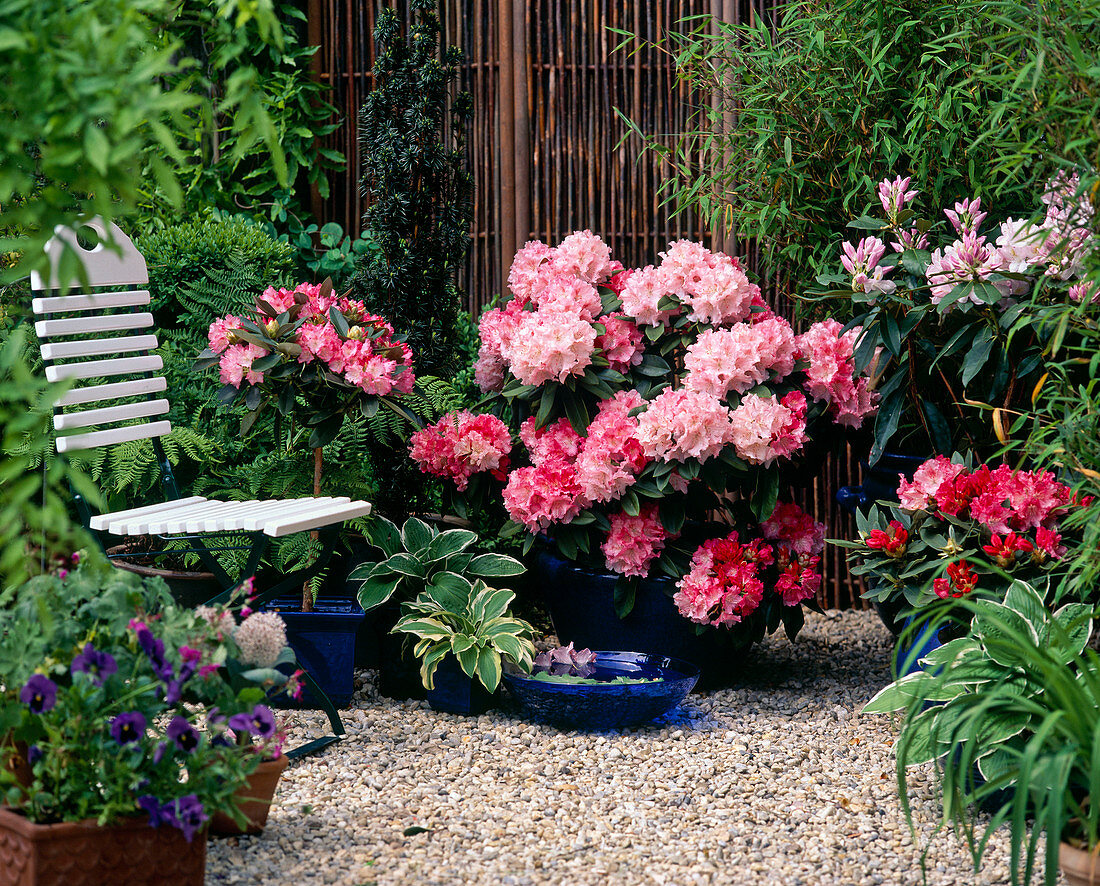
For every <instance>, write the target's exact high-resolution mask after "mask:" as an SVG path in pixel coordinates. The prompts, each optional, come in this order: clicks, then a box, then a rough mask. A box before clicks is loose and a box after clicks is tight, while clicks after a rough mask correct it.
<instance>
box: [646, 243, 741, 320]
mask: <svg viewBox="0 0 1100 886" xmlns="http://www.w3.org/2000/svg"><path fill="white" fill-rule="evenodd" d="M661 273H662V274H663V275H664V277H665V281H666V285H667V286H668V288H669V290H670V294H672V295H675V296H676V297H677V298H679V299H680V300H681V301H682V302H684V304H685V305H686V306H687V307H688V308H690V311H689V313H688V319H689V320H695V321H696V322H699V323H710V324H713V325H720V324H725V323H736V322H738V321H739V320H744V319H745V318H747V317H748V316H749V312H750V310H751V309H752V303H753V299H754V298H756V297H757V296H759V294H760V287H759V286H757V285H756V284H754V283H750V282H749V278H748V277H747V276H746V274H745V272H744V271H743V270H742V269H741V265H740V264H739V263H738V261H737V259H735V258H730V257H729V256H728V255H726V254H725V253H722V252H711V251H710V250H709V249H707V248H705V247H704V246H703V245H702V244H701V243H695V242H693V241H691V240H677V241H675V242H674V243H671V244H669V247H668V251H667V252H666V253H664V259H663V261H662V262H661Z"/></svg>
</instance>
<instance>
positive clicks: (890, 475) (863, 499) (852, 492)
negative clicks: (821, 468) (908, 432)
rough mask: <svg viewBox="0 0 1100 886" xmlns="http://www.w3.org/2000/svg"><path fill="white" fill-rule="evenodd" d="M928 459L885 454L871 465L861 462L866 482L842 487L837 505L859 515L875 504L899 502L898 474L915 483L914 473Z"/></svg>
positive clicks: (921, 456) (838, 493)
mask: <svg viewBox="0 0 1100 886" xmlns="http://www.w3.org/2000/svg"><path fill="white" fill-rule="evenodd" d="M927 460H928V459H927V458H926V457H925V456H923V455H898V454H896V453H891V452H886V453H883V455H882V457H881V458H880V459H879V460H878V461H877V462H875V464H874V465H873V466H872V465H869V464H868V463H867V462H860V467H861V468H862V472H863V482H862V483H860V484H859V485H858V486H841V487H840V489H838V490H837V492H836V501H837V504H838V505H840V506H841V507H842V508H843V509H844V510H845V511H847V512H848V513H849V514H854V513H855V512H856V511H863V512H866V511H867V510H869V509H870V507H871V505H873V504H874V503H875V502H876V501H897V500H898V474H904V475H905V476H906V477H907V478H908V479H910V480H912V479H913V472H914V471H915V470H916V469H917V468H919V467H920V466H921V465H922V464H924V463H925V462H926V461H927Z"/></svg>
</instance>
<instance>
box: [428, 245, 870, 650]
mask: <svg viewBox="0 0 1100 886" xmlns="http://www.w3.org/2000/svg"><path fill="white" fill-rule="evenodd" d="M509 286H510V288H511V291H512V294H513V296H512V298H511V300H510V301H508V302H507V304H506V305H505V306H504V307H502V308H498V309H494V310H491V311H488V312H486V313H485V314H483V315H482V317H481V320H480V324H479V328H480V337H481V346H480V352H479V356H478V361H477V366H476V377H477V381H478V384H479V385H480V386H481V388H482V390H483V391H485V392H486V393H487V394H488V397H487V405H488V407H489V409H488V411H487V412H484V413H483V414H481V415H474V414H473V413H471V412H469V411H459V412H455V413H452V414H449V415H446V416H444V417H443V418H442V419H441V420H440V421H439V422H438V423H436V424H435V425H433V426H430V427H428V428H424V429H422V430H420V431H418V432H417V433H415V434H414V435H413V437H412V443H411V454H412V457H413V458H414V459H415V460H416V461H417V462H418V463H419V464H420V466H421V468H422V470H424V471H426V472H428V473H431V474H435V475H437V476H441V477H445V478H448V479H450V480H452V481H454V483H455V486H456V488H457V490H458V491H459V492H461V493H463V495H464V496H466V497H469V498H476V497H477V496H478V495H481V496H483V497H484V496H485V495H489V496H491V497H492V498H496V497H498V496H499V499H498V500H500V501H503V504H504V506H505V508H506V509H507V512H508V515H509V518H510V522H509V524H508V525H507V527H506V529H505V532H506V533H520V532H527V534H528V536H527V540H526V548H525V550H529V549H530V547H531V545H532V544H533V542H534V540H535V538H536V537H537V536H540V535H544V536H546V537H547V538H548V539H549V541H550V542H551V544H552V545H553V548H554V551H555V552H556V555H558V556H559V557H560V558H561V559H562V560H564V561H566V562H564V563H563V564H562V566H560V567H559V566H557V565H555V564H554V563H553V561H552V559H551V558H550V556H549V555H546V556H542V557H540V572H541V573H542V575H541V576H540V578H541V579H542V583H543V587H544V596H545V598H546V601H547V604H548V606H549V608H550V614H551V618H552V619H553V621H554V624H555V627H556V629H557V631H558V635H559V638H560V640H561V641H562V642H571V641H572V642H576V643H577V644H578V645H583V646H590V647H593V648H604V649H607V648H611V649H614V648H619V649H622V648H627V649H632V650H636V651H641V652H660V653H662V654H668V655H674V656H676V657H680V658H685V659H688V660H691V661H698V660H699V657H700V656H699V653H700V651H701V647H702V646H704V645H705V644H706V642H707V638H704V639H703V640H700V639H699V633H700V632H702V630H703V629H704V627H707V626H710V627H717V628H718V629H720V630H721V631H722V633H723V634H724V635H725V639H726V640H727V641H731V642H732V644H733V645H741V646H744V645H747V644H749V643H751V642H753V641H755V640H758V639H759V638H761V637H762V636H764V634H765V633H767V632H771V631H774V630H776V629H777V628H778V627H779V625H780V624H783V625H784V626H785V628H786V631H787V633H788V634H789V635H790V636H792V637H793V636H794V635H796V634H797V632H798V630H799V628H800V627H801V625H802V623H803V614H802V609H801V606H802V604H803V603H806V604H807V605H810V606H813V605H814V604H813V599H814V596H815V594H816V592H817V589H818V587H819V585H820V576H819V575H818V573H817V568H818V565H819V558H818V553H819V552H820V548H821V541H820V539H821V530H820V528H819V527H818V526H817V524H815V523H814V522H813V520H812V519H810V518H809V517H808V516H807V515H806V514H804V513H802V511H801V510H799V509H798V508H797V507H796V506H794V505H788V504H782V505H778V506H777V499H778V497H779V495H780V490H781V489H782V488H783V487H784V485H785V483H787V482H788V481H790V480H792V479H793V478H794V477H796V476H797V477H798V480H797V482H799V483H800V484H801V483H804V482H805V473H806V472H807V471H808V472H812V471H814V470H816V458H815V457H814V456H815V455H818V453H813V452H812V451H811V448H810V447H809V446H808V444H809V443H810V442H811V441H812V440H813V439H814V437H815V435H817V437H818V439H819V440H820V439H821V438H822V435H824V433H825V432H826V431H827V430H831V429H833V428H835V427H836V426H838V425H839V426H845V427H858V426H859V425H860V424H861V423H862V421H863V420H864V418H865V417H866V416H867V415H869V414H870V413H872V412H873V411H874V408H875V407H874V403H875V399H876V396H875V395H874V394H873V393H872V392H871V390H870V388H869V380H868V379H867V378H866V377H861V376H859V375H858V374H857V373H856V372H855V370H854V365H853V362H852V344H853V342H854V341H855V339H856V337H857V335H858V333H857V332H856V331H851V332H848V333H842V331H841V326H840V324H839V323H837V322H835V321H826V322H823V323H818V324H815V325H814V326H812V327H811V328H810V329H809V330H807V332H805V333H804V334H802V335H796V334H795V333H794V331H793V330H792V328H791V326H790V324H789V323H788V322H787V321H786V320H784V319H783V318H781V317H778V316H776V315H775V314H774V313H773V312H771V311H770V310H769V309H768V308H766V307H765V305H764V304H763V302H762V301H761V299H760V294H759V288H758V287H756V286H755V285H753V284H752V283H750V282H749V280H748V277H747V276H746V275H745V273H744V271H743V270H742V268H741V266H740V264H739V263H738V261H737V260H736V259H734V258H730V257H728V256H726V255H723V254H721V253H712V252H710V251H709V250H707V249H706V248H704V247H703V246H702V245H700V244H698V243H691V242H689V241H686V240H682V241H678V242H676V243H673V244H671V245H670V246H669V248H668V251H667V252H666V253H665V254H664V256H663V259H662V261H661V262H660V264H659V266H649V267H646V268H642V269H638V270H632V271H626V270H623V269H622V266H621V265H620V264H618V263H617V262H614V261H612V259H611V255H610V250H609V249H608V247H607V246H606V244H604V243H603V241H602V240H600V238H599V237H597V236H595V235H593V234H592V233H591V232H588V231H584V232H576V233H574V234H571V235H570V236H568V237H566V238H565V240H563V241H562V243H561V244H559V245H558V246H556V247H549V246H547V245H545V244H543V243H541V242H538V241H532V242H531V243H528V244H527V245H526V246H524V247H523V249H521V250H520V251H519V253H518V254H517V255H516V258H515V261H514V263H513V265H512V269H511V273H510V275H509ZM504 417H509V418H510V419H512V420H513V428H512V429H509V427H508V426H507V425H506V424H505V422H504V421H503V418H504ZM510 430H514V431H515V432H516V433H517V434H518V437H519V441H520V445H518V446H514V445H513V440H512V435H511V433H510ZM799 472H801V473H799ZM502 480H503V484H502ZM713 515H719V516H720V517H721V522H719V523H714V522H713V521H712V520H711V518H712V516H713ZM773 570H774V571H773ZM571 593H575V594H576V597H575V598H573V599H571V598H570V594H571ZM674 597H675V604H674V605H673V604H672V602H671V601H672V600H673V598H674ZM598 610H602V611H603V612H604V613H607V614H608V615H609V616H610V617H609V618H608V619H606V621H605V623H606V625H607V630H612V629H615V630H618V626H619V625H620V624H625V625H627V627H629V626H630V624H631V622H629V621H625V622H624V621H622V620H624V619H629V618H630V616H631V613H632V612H633V611H636V612H637V613H638V615H637V617H636V618H635V619H634V620H633V625H634V627H636V628H637V631H636V633H635V634H633V635H629V634H628V635H627V636H626V638H625V639H624V638H623V637H622V636H614V635H609V634H607V633H606V632H604V633H603V634H601V635H600V636H592V635H583V634H581V633H578V632H577V631H578V630H580V628H578V627H576V626H575V625H574V623H573V622H572V620H571V618H570V617H569V616H568V615H567V614H566V612H567V611H572V612H580V613H581V614H582V615H583V616H584V618H583V619H582V621H581V622H579V623H578V624H585V623H589V624H590V623H592V622H593V621H594V620H595V614H596V612H597V611H598ZM696 626H698V627H699V631H697V630H696ZM626 629H627V628H624V630H626ZM677 634H678V635H679V637H677ZM711 636H712V638H715V639H717V638H718V635H717V633H714V632H712V634H711Z"/></svg>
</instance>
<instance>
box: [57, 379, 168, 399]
mask: <svg viewBox="0 0 1100 886" xmlns="http://www.w3.org/2000/svg"><path fill="white" fill-rule="evenodd" d="M167 389H168V382H166V381H165V380H164V377H163V376H160V375H158V376H157V377H156V378H135V379H133V380H132V381H113V382H109V383H107V384H105V385H85V386H84V387H82V388H71V389H70V390H68V391H66V392H65V393H64V394H62V395H61V396H60V397H59V398H58V400H57V404H56V405H58V406H76V405H78V404H80V403H98V402H99V401H100V400H117V399H119V398H120V397H132V396H137V395H139V394H157V393H159V392H161V391H166V390H167Z"/></svg>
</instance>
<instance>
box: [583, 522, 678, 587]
mask: <svg viewBox="0 0 1100 886" xmlns="http://www.w3.org/2000/svg"><path fill="white" fill-rule="evenodd" d="M666 538H668V533H667V532H666V531H665V527H664V526H663V525H662V524H661V521H660V519H659V518H658V516H657V506H656V505H650V506H649V507H645V508H642V510H641V513H639V514H638V516H637V517H631V516H630V515H629V514H627V513H626V512H625V511H619V512H618V513H615V514H612V515H611V530H610V531H609V532H608V533H607V539H606V540H605V541H604V543H603V544H602V545H601V546H600V550H601V551H603V555H604V560H605V562H606V563H607V568H608V569H610V570H611V571H612V572H617V573H618V574H619V575H626V576H639V577H642V578H644V577H645V576H646V575H648V574H649V565H650V563H652V562H653V561H654V560H655V559H656V558H657V556H658V555H659V554H660V553H661V551H662V550H663V549H664V546H665V539H666Z"/></svg>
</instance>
